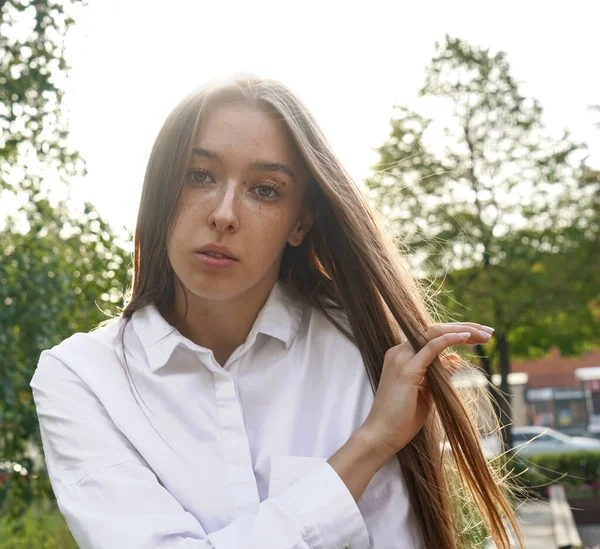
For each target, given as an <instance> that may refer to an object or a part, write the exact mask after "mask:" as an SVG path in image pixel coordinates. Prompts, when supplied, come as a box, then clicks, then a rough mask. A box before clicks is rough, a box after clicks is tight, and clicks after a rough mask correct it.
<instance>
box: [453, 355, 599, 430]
mask: <svg viewBox="0 0 600 549" xmlns="http://www.w3.org/2000/svg"><path fill="white" fill-rule="evenodd" d="M492 382H493V383H494V385H495V386H496V387H499V385H500V376H499V375H493V376H492ZM453 383H454V385H455V386H457V387H460V388H462V389H463V390H467V389H468V388H470V389H469V390H471V391H475V390H481V388H484V387H485V385H486V384H487V380H486V377H485V375H484V374H483V372H482V370H481V369H477V370H474V371H473V372H471V373H470V374H459V373H457V374H455V375H454V376H453ZM508 385H509V388H510V393H511V404H512V409H513V424H514V425H542V426H546V427H552V428H554V429H557V430H558V431H562V432H564V433H566V434H571V435H596V436H600V349H596V350H593V351H590V352H588V353H586V354H585V355H583V356H580V357H562V356H561V355H560V352H559V351H558V349H556V348H554V349H552V351H551V352H550V353H549V354H548V355H547V356H545V357H542V358H538V359H535V360H531V361H514V362H513V363H512V364H511V373H510V374H509V377H508Z"/></svg>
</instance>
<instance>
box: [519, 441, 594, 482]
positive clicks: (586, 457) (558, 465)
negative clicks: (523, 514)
mask: <svg viewBox="0 0 600 549" xmlns="http://www.w3.org/2000/svg"><path fill="white" fill-rule="evenodd" d="M529 461H530V462H531V465H532V466H533V467H535V469H536V474H537V475H540V476H545V477H546V478H547V479H548V480H547V482H554V481H558V480H560V482H561V483H563V484H569V485H572V486H582V485H584V484H587V485H590V486H592V485H593V486H595V487H596V489H598V490H600V484H599V483H600V452H598V451H595V452H593V451H584V450H582V451H579V452H569V453H556V454H536V455H533V456H531V457H530V458H529Z"/></svg>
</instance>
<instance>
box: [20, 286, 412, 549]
mask: <svg viewBox="0 0 600 549" xmlns="http://www.w3.org/2000/svg"><path fill="white" fill-rule="evenodd" d="M122 322H123V320H122V319H116V320H115V321H113V322H111V323H110V324H108V325H106V326H104V327H102V328H99V329H97V330H95V331H92V332H90V333H87V334H82V333H78V334H75V335H73V336H72V337H70V338H68V339H67V340H65V341H63V342H62V343H61V344H60V345H57V346H56V347H54V348H53V349H51V350H49V351H44V352H43V353H42V355H41V357H40V361H39V364H38V367H37V369H36V372H35V374H34V376H33V378H32V380H31V388H32V390H33V395H34V399H35V404H36V407H37V413H38V418H39V424H40V430H41V436H42V442H43V449H44V455H45V459H46V463H47V466H48V472H49V475H50V480H51V483H52V487H53V490H54V493H55V495H56V498H57V501H58V505H59V507H60V510H61V512H62V513H63V515H64V517H65V519H66V521H67V524H68V526H69V528H70V529H71V532H72V533H73V536H74V538H75V540H76V541H77V543H78V544H79V545H80V547H81V548H83V549H100V548H102V549H121V548H122V549H137V548H140V549H141V548H144V549H155V548H156V549H158V548H173V549H184V548H185V549H208V548H214V549H342V548H344V547H349V548H351V549H366V548H373V549H384V548H390V549H391V548H394V549H413V548H419V547H421V545H420V542H418V541H417V540H420V539H421V538H420V535H419V534H418V533H417V530H416V528H415V520H414V516H413V514H412V512H411V510H410V507H409V500H408V496H407V492H406V487H405V484H404V480H403V478H402V475H401V473H400V466H399V464H398V461H397V459H396V458H392V459H391V460H390V461H389V462H388V463H387V464H386V465H385V466H384V467H383V468H381V469H380V470H379V471H378V472H377V473H376V474H375V476H374V477H373V479H372V481H371V482H370V484H369V485H368V487H367V489H366V490H365V492H364V493H363V495H362V496H361V498H360V499H359V501H358V503H356V502H355V501H354V498H353V497H352V495H351V494H350V492H349V491H348V489H347V488H346V485H345V484H344V483H343V482H342V480H341V479H340V477H339V476H338V475H337V473H336V472H335V470H334V469H333V468H332V467H331V466H330V465H329V464H328V463H327V459H329V457H331V456H332V455H333V454H334V453H335V452H336V451H337V450H338V449H339V448H340V447H342V446H343V445H344V444H345V443H346V441H347V440H348V438H349V437H350V436H351V435H352V433H354V432H355V431H356V429H357V428H358V427H360V425H361V424H362V423H363V421H364V420H365V418H366V417H367V414H368V413H369V411H370V409H371V405H372V402H373V398H374V396H373V391H372V389H371V387H370V384H369V381H368V378H367V374H366V371H365V367H364V363H363V360H362V358H361V355H360V352H359V351H358V348H357V347H356V346H355V345H354V344H353V343H351V342H350V341H349V340H348V339H347V338H346V337H345V336H344V335H342V334H341V332H340V331H339V330H337V329H336V328H335V327H334V326H333V325H332V324H331V323H330V322H329V321H328V320H327V319H326V317H325V316H324V315H323V314H322V313H321V312H320V311H318V310H316V309H313V308H311V307H308V306H306V305H304V304H301V303H297V302H292V301H291V300H290V299H289V298H288V297H287V295H286V294H285V292H284V291H283V288H282V286H280V284H279V283H277V284H276V285H275V287H274V288H273V291H272V292H271V294H270V295H269V298H268V300H267V302H266V304H265V306H264V307H263V309H262V310H261V312H260V313H259V315H258V317H257V319H256V321H255V323H254V325H253V327H252V330H251V331H250V334H249V335H248V338H247V339H246V341H245V343H244V344H243V345H241V346H240V347H239V348H238V349H236V351H235V352H234V353H233V354H232V355H231V357H230V358H229V360H228V361H227V363H226V364H225V365H224V366H223V367H221V366H220V365H219V364H218V363H217V362H216V361H215V359H214V357H213V354H212V351H210V350H209V349H206V348H204V347H201V346H199V345H196V344H194V343H193V342H192V341H190V340H189V339H187V338H185V337H183V336H182V335H181V334H180V333H179V332H178V331H176V330H175V329H174V328H173V327H172V326H171V325H170V324H168V323H167V322H166V321H165V320H164V318H163V317H162V316H161V315H160V313H159V312H158V310H157V309H156V307H154V306H147V307H145V308H143V309H141V310H139V311H137V312H136V313H134V315H133V318H132V322H130V323H129V324H128V326H127V329H126V331H125V345H126V349H127V363H128V365H129V370H130V372H131V376H132V380H133V382H134V385H135V388H136V389H137V391H138V392H139V397H141V399H142V400H140V398H139V397H138V399H137V401H136V399H135V398H134V393H133V392H132V391H131V390H130V384H129V383H128V381H127V377H126V374H125V369H124V366H123V365H122V363H121V362H120V361H119V358H120V360H121V361H122V360H123V356H122V354H121V344H120V340H119V339H118V337H117V336H118V333H119V327H120V326H121V323H122ZM138 403H139V405H138ZM144 403H145V405H144ZM140 406H141V408H140ZM142 408H143V409H144V410H145V411H146V415H144V413H143V412H142ZM146 416H147V417H146ZM149 419H150V420H151V421H149Z"/></svg>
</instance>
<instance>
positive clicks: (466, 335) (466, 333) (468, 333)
mask: <svg viewBox="0 0 600 549" xmlns="http://www.w3.org/2000/svg"><path fill="white" fill-rule="evenodd" d="M458 335H459V336H460V337H471V332H461V333H460V334H458Z"/></svg>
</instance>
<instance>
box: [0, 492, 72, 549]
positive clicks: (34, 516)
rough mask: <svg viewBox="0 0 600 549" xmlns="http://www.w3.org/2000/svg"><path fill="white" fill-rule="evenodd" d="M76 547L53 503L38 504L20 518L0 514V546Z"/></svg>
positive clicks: (4, 548) (21, 548)
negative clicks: (15, 518) (0, 515)
mask: <svg viewBox="0 0 600 549" xmlns="http://www.w3.org/2000/svg"><path fill="white" fill-rule="evenodd" d="M32 548H35V549H77V544H76V543H75V540H74V539H73V537H72V536H71V533H70V532H69V529H68V527H67V524H66V522H65V520H64V519H63V516H62V515H61V513H60V511H59V510H58V509H57V507H56V506H55V505H53V504H51V503H44V504H39V503H38V504H35V505H32V506H31V507H29V508H28V509H27V511H26V512H25V513H24V514H23V515H22V516H20V517H19V518H18V519H17V520H14V519H10V518H9V517H0V549H32Z"/></svg>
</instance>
